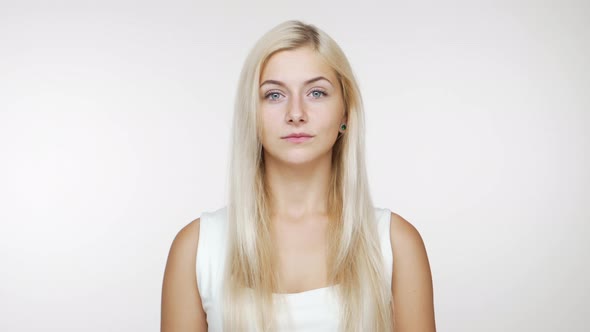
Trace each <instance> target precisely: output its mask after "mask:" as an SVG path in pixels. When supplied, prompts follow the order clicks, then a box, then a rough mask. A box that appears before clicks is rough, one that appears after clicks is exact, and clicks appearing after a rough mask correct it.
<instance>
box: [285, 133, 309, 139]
mask: <svg viewBox="0 0 590 332" xmlns="http://www.w3.org/2000/svg"><path fill="white" fill-rule="evenodd" d="M301 137H312V135H309V134H306V133H295V134H291V135H289V136H283V137H281V138H301Z"/></svg>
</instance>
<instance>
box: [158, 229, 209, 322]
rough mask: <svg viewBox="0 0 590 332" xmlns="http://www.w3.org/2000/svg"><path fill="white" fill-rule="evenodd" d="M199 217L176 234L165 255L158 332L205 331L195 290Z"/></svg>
mask: <svg viewBox="0 0 590 332" xmlns="http://www.w3.org/2000/svg"><path fill="white" fill-rule="evenodd" d="M199 226H200V218H199V219H196V220H194V221H192V222H191V223H190V224H188V225H186V226H185V227H184V228H183V229H182V230H180V231H179V232H178V234H177V235H176V237H175V238H174V241H173V242H172V246H171V247H170V253H169V254H168V260H167V262H166V269H165V272H164V281H163V285H162V312H161V322H160V324H161V326H160V330H161V331H162V332H177V331H207V321H206V316H205V312H204V311H203V306H202V304H201V297H200V295H199V289H198V287H197V277H196V258H197V246H198V242H199V228H200V227H199Z"/></svg>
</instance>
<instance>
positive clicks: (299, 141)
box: [283, 136, 313, 143]
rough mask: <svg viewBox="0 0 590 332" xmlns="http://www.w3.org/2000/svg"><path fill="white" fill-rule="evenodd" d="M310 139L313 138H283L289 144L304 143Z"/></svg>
mask: <svg viewBox="0 0 590 332" xmlns="http://www.w3.org/2000/svg"><path fill="white" fill-rule="evenodd" d="M312 138H313V136H287V137H283V139H284V140H286V141H288V142H291V143H303V142H306V141H308V140H310V139H312Z"/></svg>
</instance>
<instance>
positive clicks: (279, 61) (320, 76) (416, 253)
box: [161, 21, 435, 332]
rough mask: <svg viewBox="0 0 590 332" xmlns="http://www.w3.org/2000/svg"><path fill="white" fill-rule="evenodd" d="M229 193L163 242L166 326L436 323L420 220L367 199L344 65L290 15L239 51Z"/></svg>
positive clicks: (355, 104)
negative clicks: (244, 54) (167, 244)
mask: <svg viewBox="0 0 590 332" xmlns="http://www.w3.org/2000/svg"><path fill="white" fill-rule="evenodd" d="M232 134H233V142H232V154H231V172H230V178H229V185H230V188H229V193H230V194H229V199H228V200H229V201H228V205H227V206H226V207H223V208H220V209H218V210H216V211H212V212H204V213H202V214H201V217H200V218H199V219H196V220H194V221H193V222H191V223H190V224H188V225H187V226H185V227H184V228H183V229H182V230H181V231H180V232H179V233H178V235H177V236H176V238H175V239H174V241H173V243H172V247H171V249H170V254H169V257H168V262H167V265H166V270H165V274H164V282H163V291H162V321H161V330H162V331H163V332H172V331H363V332H364V331H396V332H419V331H423V332H427V331H428V332H431V331H435V323H434V308H433V289H432V278H431V272H430V267H429V262H428V258H427V254H426V250H425V248H424V244H423V242H422V239H421V236H420V234H419V233H418V231H417V230H416V229H415V228H414V227H413V226H412V225H411V224H410V223H409V222H408V221H406V220H405V219H403V218H402V217H401V216H399V215H398V214H395V213H393V212H391V211H390V210H388V209H387V208H378V207H374V206H373V205H372V200H371V196H370V193H369V187H368V180H367V174H366V166H365V156H364V137H365V136H364V115H363V107H362V102H361V95H360V92H359V89H358V86H357V84H356V81H355V78H354V76H353V73H352V69H351V67H350V65H349V63H348V61H347V59H346V57H345V55H344V53H343V52H342V50H341V49H340V47H339V46H338V45H337V44H336V42H334V40H332V39H331V38H330V37H329V36H328V35H327V34H326V33H324V32H323V31H321V30H320V29H318V28H316V27H315V26H313V25H306V24H304V23H302V22H299V21H288V22H285V23H282V24H280V25H278V26H277V27H275V28H274V29H272V30H271V31H269V32H268V33H266V34H265V35H264V36H263V37H262V38H261V39H260V40H259V41H258V43H257V44H256V45H255V47H254V48H253V49H252V51H251V52H250V54H249V56H248V58H247V59H246V62H245V64H244V67H243V70H242V73H241V77H240V82H239V88H238V95H237V98H236V107H235V114H234V123H233V132H232Z"/></svg>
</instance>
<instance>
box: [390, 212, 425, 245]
mask: <svg viewBox="0 0 590 332" xmlns="http://www.w3.org/2000/svg"><path fill="white" fill-rule="evenodd" d="M390 222H391V227H390V237H391V245H392V247H394V248H393V249H394V250H393V251H394V252H395V249H399V250H402V251H403V252H404V253H410V254H412V253H413V254H420V251H423V250H424V241H423V240H422V236H421V235H420V232H419V231H418V230H417V229H416V227H414V225H412V224H411V223H410V222H409V221H407V220H406V219H404V218H403V217H402V216H400V215H399V214H397V213H395V212H391V219H390ZM408 251H409V252H408ZM416 251H418V252H416ZM424 251H425V250H424ZM424 253H425V252H424Z"/></svg>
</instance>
